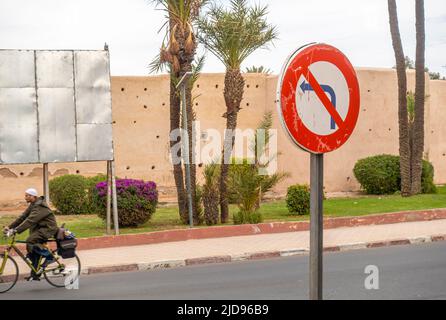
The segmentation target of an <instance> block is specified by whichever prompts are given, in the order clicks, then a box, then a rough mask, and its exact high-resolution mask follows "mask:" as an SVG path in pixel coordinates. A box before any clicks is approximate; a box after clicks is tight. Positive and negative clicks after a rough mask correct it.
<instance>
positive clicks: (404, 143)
mask: <svg viewBox="0 0 446 320" xmlns="http://www.w3.org/2000/svg"><path fill="white" fill-rule="evenodd" d="M388 8H389V24H390V33H391V35H392V44H393V50H394V52H395V59H396V72H397V77H398V123H399V145H400V148H399V154H400V172H401V195H402V196H403V197H407V196H410V195H411V150H410V146H409V123H408V113H407V97H406V93H407V77H406V61H405V57H404V52H403V45H402V43H401V36H400V31H399V27H398V13H397V9H396V2H395V0H388Z"/></svg>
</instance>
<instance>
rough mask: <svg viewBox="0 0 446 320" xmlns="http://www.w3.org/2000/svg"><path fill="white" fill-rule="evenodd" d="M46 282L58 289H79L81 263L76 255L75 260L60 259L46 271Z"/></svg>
mask: <svg viewBox="0 0 446 320" xmlns="http://www.w3.org/2000/svg"><path fill="white" fill-rule="evenodd" d="M43 274H44V276H45V279H46V281H48V283H49V284H51V285H52V286H54V287H57V288H67V289H77V288H78V285H79V277H80V274H81V261H80V260H79V257H78V256H77V255H75V256H74V257H73V258H68V259H64V258H62V257H58V259H57V261H55V262H53V263H52V264H50V265H49V266H48V267H47V268H46V269H45V271H44V273H43Z"/></svg>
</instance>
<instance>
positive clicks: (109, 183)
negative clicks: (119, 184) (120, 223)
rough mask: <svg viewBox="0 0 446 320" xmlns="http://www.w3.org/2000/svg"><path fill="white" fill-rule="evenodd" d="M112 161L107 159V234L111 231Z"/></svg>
mask: <svg viewBox="0 0 446 320" xmlns="http://www.w3.org/2000/svg"><path fill="white" fill-rule="evenodd" d="M110 167H111V161H107V218H106V221H107V234H110V233H111V209H110V206H111V169H110Z"/></svg>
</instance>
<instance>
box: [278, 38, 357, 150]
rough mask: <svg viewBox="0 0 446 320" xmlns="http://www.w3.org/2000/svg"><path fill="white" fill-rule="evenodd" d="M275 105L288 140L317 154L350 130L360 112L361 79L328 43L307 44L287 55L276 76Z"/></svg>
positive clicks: (338, 143)
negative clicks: (359, 80)
mask: <svg viewBox="0 0 446 320" xmlns="http://www.w3.org/2000/svg"><path fill="white" fill-rule="evenodd" d="M277 96H278V99H277V100H278V105H277V107H278V111H279V115H280V118H281V120H282V125H283V127H284V128H285V130H286V132H287V133H288V135H289V136H290V137H291V139H292V141H293V142H294V143H296V144H297V145H298V146H299V147H300V148H302V149H304V150H305V151H309V152H311V153H315V154H320V153H326V152H330V151H333V150H336V149H338V148H339V147H340V146H342V145H343V144H344V143H345V142H346V141H347V140H348V138H349V137H350V136H351V134H352V132H353V129H354V128H355V125H356V121H357V120H358V114H359V100H360V98H359V84H358V79H357V77H356V73H355V70H354V69H353V66H352V65H351V63H350V61H348V59H347V57H346V56H345V55H344V54H343V53H342V52H341V51H339V50H338V49H336V48H334V47H332V46H330V45H327V44H309V45H306V46H304V47H301V48H299V49H298V50H296V51H295V52H294V53H293V54H292V55H291V56H290V57H289V58H288V60H287V61H286V63H285V65H284V68H283V70H282V73H281V75H280V78H279V85H278V91H277Z"/></svg>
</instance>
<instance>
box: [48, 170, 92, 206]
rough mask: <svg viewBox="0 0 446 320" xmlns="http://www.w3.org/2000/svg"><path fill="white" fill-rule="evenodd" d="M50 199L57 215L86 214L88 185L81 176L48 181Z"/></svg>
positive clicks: (62, 177)
mask: <svg viewBox="0 0 446 320" xmlns="http://www.w3.org/2000/svg"><path fill="white" fill-rule="evenodd" d="M49 189H50V199H51V202H52V204H53V205H54V206H55V207H56V213H57V214H64V215H67V214H88V213H90V212H89V210H90V206H89V201H88V197H87V189H88V184H87V180H86V179H85V178H84V177H83V176H79V175H73V174H68V175H64V176H60V177H57V178H54V179H52V180H50V182H49Z"/></svg>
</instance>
